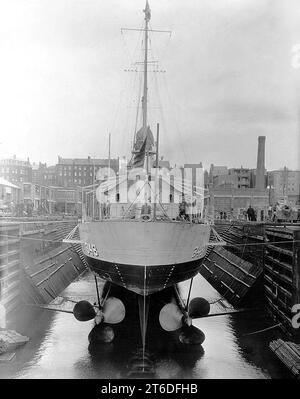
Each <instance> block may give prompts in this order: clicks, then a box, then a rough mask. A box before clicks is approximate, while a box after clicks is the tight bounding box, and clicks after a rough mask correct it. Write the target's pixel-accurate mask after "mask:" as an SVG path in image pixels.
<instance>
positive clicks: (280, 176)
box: [268, 167, 300, 205]
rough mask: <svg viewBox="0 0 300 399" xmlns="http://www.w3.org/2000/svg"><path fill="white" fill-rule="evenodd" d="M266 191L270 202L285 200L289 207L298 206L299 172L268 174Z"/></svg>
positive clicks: (299, 191) (274, 172) (284, 170)
mask: <svg viewBox="0 0 300 399" xmlns="http://www.w3.org/2000/svg"><path fill="white" fill-rule="evenodd" d="M268 189H269V190H270V197H271V198H272V202H274V203H275V202H276V201H281V200H282V199H284V198H287V200H288V202H289V203H290V204H291V205H295V204H300V170H289V169H288V168H287V167H284V168H283V169H281V170H273V171H270V172H269V173H268Z"/></svg>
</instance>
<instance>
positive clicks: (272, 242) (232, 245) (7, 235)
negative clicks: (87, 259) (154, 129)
mask: <svg viewBox="0 0 300 399" xmlns="http://www.w3.org/2000/svg"><path fill="white" fill-rule="evenodd" d="M148 183H149V182H148ZM145 184H146V182H145V183H144V185H145ZM144 185H143V186H142V188H141V191H142V189H143V187H144ZM150 188H151V186H150ZM151 191H152V192H153V190H152V188H151ZM139 195H140V194H139ZM139 195H138V196H137V198H138V197H139ZM137 198H136V199H135V200H134V201H133V202H132V203H131V204H130V207H131V206H132V205H133V204H134V202H135V201H136V200H137ZM159 204H160V205H161V207H162V203H161V202H160V201H159ZM130 207H129V208H128V209H127V211H126V213H127V212H128V211H129V209H130ZM162 210H163V211H164V209H163V207H162ZM126 213H125V215H126ZM125 215H124V216H125ZM124 216H123V218H124ZM165 216H166V217H167V218H168V219H169V220H171V219H170V218H169V216H168V215H167V214H166V213H165ZM0 238H18V239H21V240H33V241H45V242H57V243H61V244H67V245H72V244H68V243H64V242H63V240H64V239H65V238H63V240H49V239H43V238H31V237H23V236H19V235H11V234H1V233H0ZM222 240H223V239H222ZM225 241H226V240H225ZM293 242H300V240H293V241H290V242H287V241H270V242H258V243H249V244H228V243H227V244H226V246H227V247H243V246H244V245H246V246H255V245H266V246H268V245H273V244H288V243H290V244H292V243H293Z"/></svg>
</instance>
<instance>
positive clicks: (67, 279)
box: [0, 220, 86, 314]
mask: <svg viewBox="0 0 300 399" xmlns="http://www.w3.org/2000/svg"><path fill="white" fill-rule="evenodd" d="M76 224H77V221H76V220H67V221H47V220H46V221H42V220H34V221H30V220H27V221H22V222H20V221H15V222H8V221H1V222H0V289H1V291H0V304H1V305H3V306H4V308H5V310H6V314H9V313H10V312H11V311H12V310H14V309H15V308H16V307H18V306H20V305H21V304H24V303H35V304H37V303H48V302H50V301H51V300H52V299H54V298H55V297H56V296H57V295H59V293H60V292H61V291H63V290H64V289H65V288H66V287H67V286H68V285H69V284H70V283H71V282H72V281H73V280H74V279H75V278H76V277H78V276H79V275H80V274H81V273H82V272H84V271H85V270H86V263H85V260H84V258H83V255H82V252H81V248H80V246H79V245H76V246H70V245H67V244H63V243H62V240H63V238H64V237H65V236H66V235H67V234H68V233H69V232H70V231H71V230H72V228H74V227H75V226H76Z"/></svg>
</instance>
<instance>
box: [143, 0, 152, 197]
mask: <svg viewBox="0 0 300 399" xmlns="http://www.w3.org/2000/svg"><path fill="white" fill-rule="evenodd" d="M143 11H144V13H145V21H146V22H145V57H144V90H143V100H142V105H143V131H144V134H145V140H147V133H148V131H147V111H148V30H149V27H148V25H149V21H150V18H151V10H150V7H149V3H148V0H146V7H145V9H144V10H143ZM148 179H149V149H147V141H146V190H145V202H146V203H147V202H148V194H149V191H148Z"/></svg>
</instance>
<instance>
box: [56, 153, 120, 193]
mask: <svg viewBox="0 0 300 399" xmlns="http://www.w3.org/2000/svg"><path fill="white" fill-rule="evenodd" d="M108 165H109V160H108V159H94V158H91V157H88V158H61V157H58V163H57V165H56V176H57V185H58V186H61V187H77V186H81V187H85V186H89V185H91V184H93V182H95V181H96V180H97V172H98V170H99V169H100V168H104V167H106V168H107V167H108ZM110 168H111V169H113V170H114V171H115V173H117V172H118V171H119V159H111V160H110Z"/></svg>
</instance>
